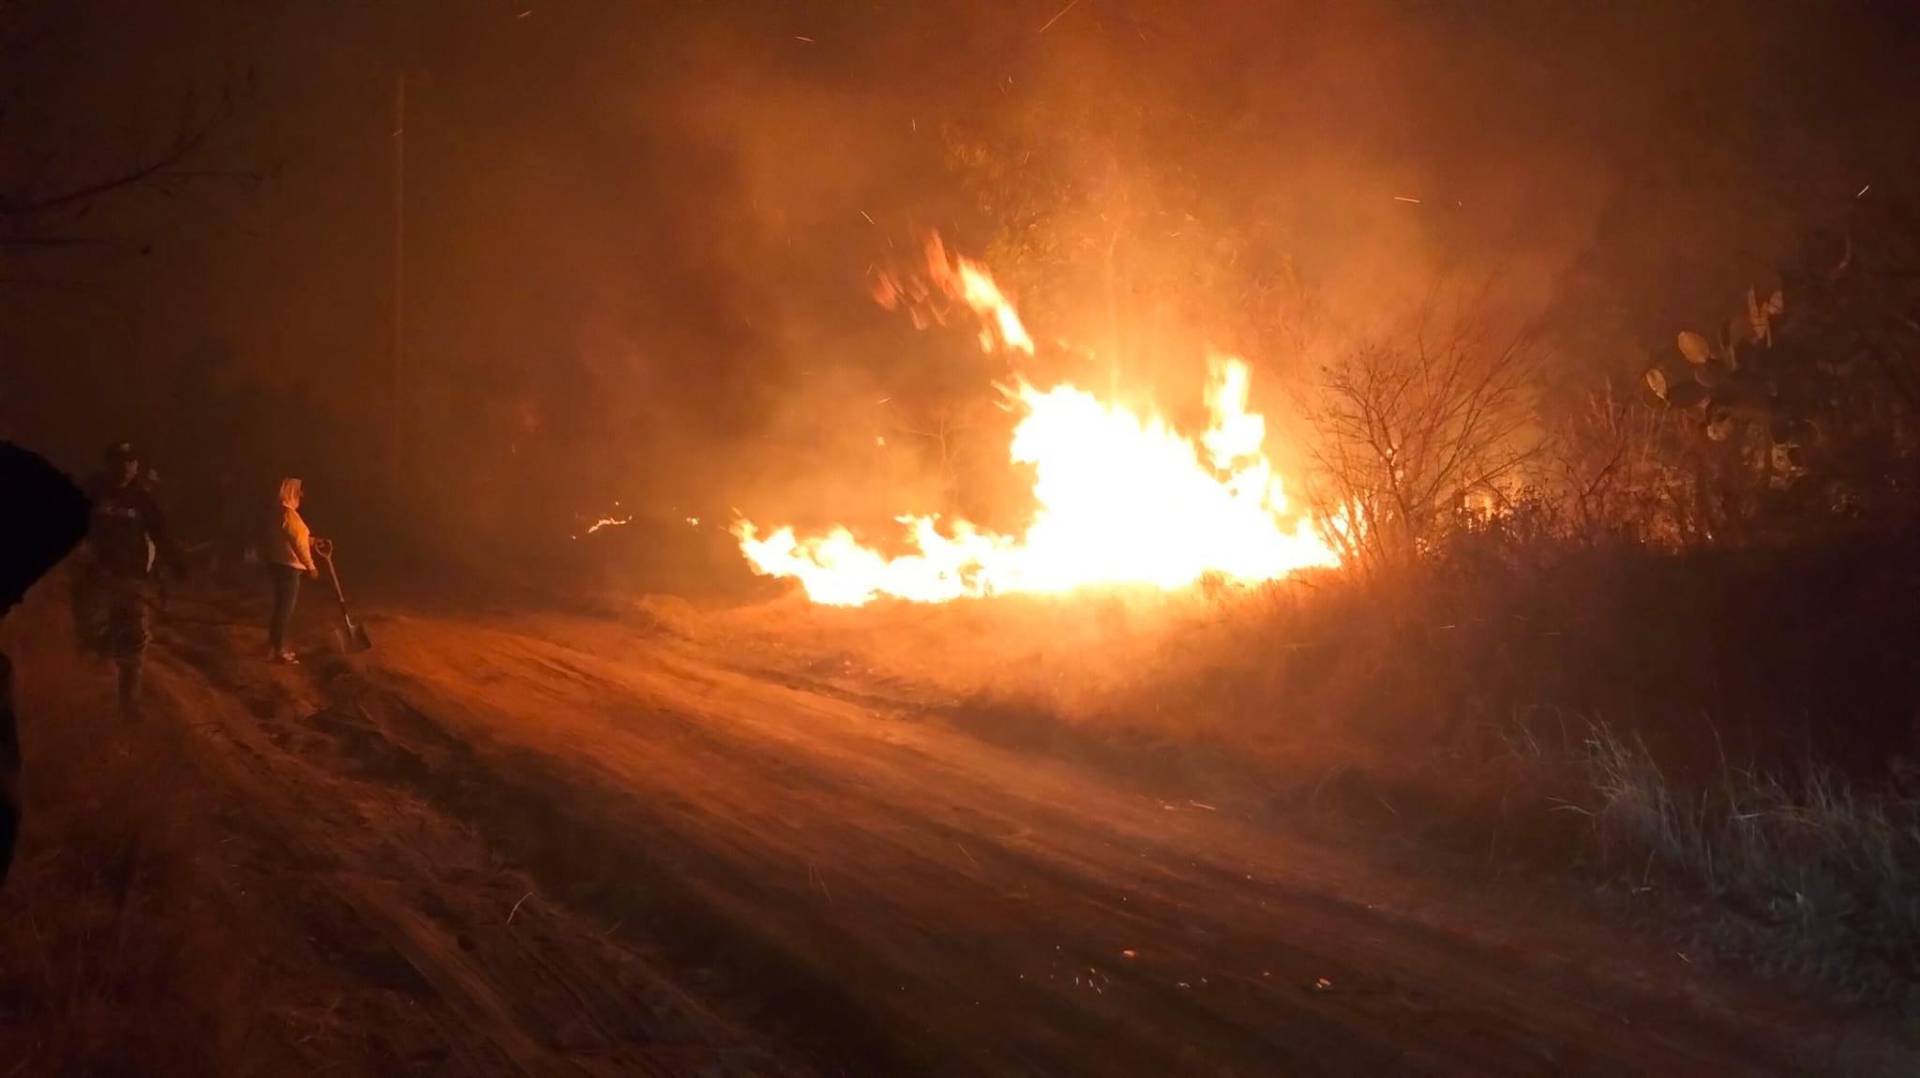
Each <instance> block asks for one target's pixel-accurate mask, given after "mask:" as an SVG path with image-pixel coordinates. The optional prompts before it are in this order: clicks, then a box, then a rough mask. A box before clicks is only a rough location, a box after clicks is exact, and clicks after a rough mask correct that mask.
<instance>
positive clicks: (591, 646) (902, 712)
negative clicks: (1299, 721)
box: [29, 604, 1844, 1075]
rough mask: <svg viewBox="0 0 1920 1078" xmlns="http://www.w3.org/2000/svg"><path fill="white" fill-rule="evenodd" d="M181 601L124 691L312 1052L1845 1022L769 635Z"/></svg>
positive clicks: (1766, 1039) (1610, 1054)
mask: <svg viewBox="0 0 1920 1078" xmlns="http://www.w3.org/2000/svg"><path fill="white" fill-rule="evenodd" d="M177 609H179V610H185V611H187V612H188V615H189V616H185V617H182V618H180V619H179V620H176V621H174V622H172V623H169V624H168V625H166V626H164V627H163V628H162V631H161V635H160V640H159V642H158V644H157V646H156V652H155V656H154V671H153V677H152V686H151V687H152V693H153V699H154V702H155V707H154V710H153V713H152V714H151V715H149V717H148V719H147V720H146V721H147V722H149V723H168V724H178V726H179V728H180V729H181V730H182V731H184V734H183V735H182V736H183V737H184V744H186V745H187V746H188V750H187V751H188V752H189V754H190V755H191V756H192V758H193V759H194V761H195V767H196V768H197V770H198V772H199V775H198V777H196V778H194V779H193V780H192V781H196V782H206V783H209V784H212V785H213V786H214V787H217V791H218V799H219V803H220V804H221V805H222V806H223V807H222V809H221V810H220V811H221V818H222V819H225V820H227V821H228V822H229V825H230V828H231V832H230V834H229V835H227V837H225V838H223V839H221V840H220V841H221V844H222V853H223V861H222V865H221V868H220V871H221V872H222V873H223V875H222V877H221V878H222V879H223V880H224V881H225V882H224V883H223V884H222V887H223V889H225V890H227V891H228V892H229V893H228V894H227V895H226V897H225V898H224V899H223V901H224V902H225V903H226V905H225V906H224V907H223V908H226V909H230V910H234V911H236V912H235V913H234V914H233V916H234V918H236V919H253V921H254V922H255V923H253V927H251V928H250V929H248V930H247V932H248V934H247V937H246V938H248V939H251V940H255V941H258V943H259V945H260V946H265V947H270V948H272V949H273V950H275V952H276V953H277V954H278V957H277V958H276V959H275V961H274V962H272V963H271V964H270V966H269V967H268V968H270V969H271V970H277V971H280V972H279V975H282V976H284V978H286V981H287V984H291V985H293V986H294V987H292V988H287V987H285V985H283V986H282V987H281V989H279V990H277V991H276V992H273V993H268V992H267V990H266V989H265V988H264V987H263V988H262V989H261V991H262V993H263V998H264V997H265V996H266V995H268V994H270V995H272V996H273V998H275V999H277V1000H281V1001H283V1005H280V1006H278V1008H277V1010H276V1013H277V1014H278V1015H279V1018H278V1019H276V1020H275V1021H274V1022H270V1023H267V1024H266V1025H264V1026H263V1027H262V1029H261V1031H260V1032H259V1033H258V1036H261V1037H265V1038H268V1039H275V1038H278V1039H279V1040H281V1041H284V1044H283V1045H282V1047H283V1048H284V1051H283V1052H282V1053H280V1058H281V1060H282V1062H283V1063H285V1064H287V1065H295V1066H298V1067H300V1068H302V1069H307V1068H313V1069H318V1068H319V1067H321V1066H325V1065H328V1064H342V1065H343V1066H344V1068H345V1069H358V1068H362V1067H365V1068H378V1069H383V1070H415V1071H442V1070H444V1071H452V1072H460V1073H533V1074H552V1073H569V1072H575V1071H587V1072H597V1073H636V1072H639V1073H661V1074H678V1073H770V1072H796V1073H841V1074H858V1075H876V1074H901V1073H964V1074H976V1073H977V1074H1018V1073H1045V1074H1080V1073H1086V1074H1238V1075H1254V1074H1306V1073H1366V1074H1385V1073H1475V1074H1491V1073H1515V1074H1540V1073H1568V1072H1577V1073H1658V1074H1679V1073H1725V1072H1779V1071H1795V1070H1805V1069H1809V1068H1812V1069H1820V1068H1822V1067H1825V1066H1827V1065H1830V1064H1831V1063H1832V1061H1833V1060H1834V1058H1835V1056H1834V1053H1836V1052H1841V1051H1844V1048H1843V1047H1837V1046H1836V1045H1835V1043H1834V1042H1833V1041H1832V1038H1831V1036H1830V1034H1829V1032H1824V1031H1823V1030H1827V1029H1829V1028H1830V1027H1828V1026H1826V1024H1825V1023H1822V1022H1818V1021H1816V1020H1815V1019H1813V1018H1811V1017H1809V1016H1807V1015H1806V1014H1803V1013H1801V1012H1800V1011H1798V1010H1796V1009H1794V1008H1792V1007H1790V1006H1788V1005H1786V1004H1783V1003H1780V1002H1779V1001H1778V999H1777V998H1776V997H1775V996H1774V995H1773V994H1771V993H1768V992H1765V991H1762V990H1759V989H1755V988H1751V987H1747V986H1744V985H1742V984H1740V983H1739V982H1737V981H1736V980H1734V979H1732V978H1730V977H1726V976H1722V975H1716V974H1712V973H1709V972H1707V971H1706V970H1705V967H1704V959H1701V960H1699V961H1695V960H1694V959H1692V958H1691V957H1690V956H1686V955H1682V954H1678V953H1676V952H1674V951H1673V950H1671V949H1669V948H1662V947H1659V946H1656V945H1654V944H1652V943H1647V942H1643V941H1637V940H1634V939H1629V938H1626V937H1624V936H1622V935H1621V934H1619V933H1616V932H1612V931H1609V930H1606V929H1604V928H1602V927H1600V926H1599V925H1598V924H1596V923H1594V922H1592V921H1590V920H1586V919H1582V918H1580V917H1578V916H1575V915H1572V914H1570V913H1567V912H1566V911H1565V910H1564V909H1561V908H1556V907H1563V906H1564V905H1565V903H1564V902H1553V901H1549V900H1548V899H1546V898H1540V897H1534V898H1530V897H1529V896H1527V895H1524V894H1515V893H1513V890H1512V888H1511V886H1508V887H1506V888H1505V889H1501V890H1495V889H1490V888H1488V887H1482V886H1481V885H1480V882H1479V881H1477V880H1474V879H1454V880H1450V881H1447V880H1435V879H1431V878H1425V877H1423V876H1421V875H1420V874H1417V873H1413V872H1411V871H1406V870H1395V869H1393V868H1392V867H1391V866H1389V865H1386V864H1384V863H1381V861H1380V860H1379V859H1378V858H1375V857H1369V856H1366V855H1363V854H1361V853H1357V852H1355V851H1354V850H1351V849H1338V848H1329V847H1328V845H1327V844H1325V843H1324V841H1322V842H1321V843H1315V842H1313V841H1309V840H1306V839H1303V838H1300V837H1297V836H1293V835H1290V834H1289V833H1287V830H1286V829H1285V828H1283V827H1281V826H1279V825H1276V824H1274V823H1273V822H1271V821H1265V822H1263V821H1262V820H1260V819H1258V818H1256V817H1254V816H1252V815H1250V814H1248V813H1246V812H1244V811H1241V810H1240V809H1237V808H1235V807H1234V806H1233V805H1231V804H1227V803H1220V804H1215V803H1212V802H1210V801H1208V800H1207V799H1206V796H1205V794H1204V792H1202V791H1197V790H1182V789H1180V788H1178V785H1177V782H1173V780H1168V781H1167V782H1163V783H1161V784H1159V785H1158V786H1155V785H1153V784H1147V783H1143V782H1142V781H1140V780H1138V779H1126V778H1122V777H1119V776H1116V775H1114V774H1112V773H1108V772H1103V771H1101V770H1099V769H1095V768H1091V767H1089V766H1088V765H1086V764H1085V763H1084V762H1081V761H1076V760H1072V759H1067V758H1065V757H1063V756H1061V755H1059V754H1049V753H1036V752H1032V751H1024V750H1021V751H1016V750H1015V749H1013V748H1010V747H1007V746H1006V743H1005V740H1004V739H993V738H984V737H981V736H977V732H975V731H971V730H970V729H969V728H968V725H967V723H966V722H965V721H964V719H963V718H956V717H955V716H952V715H939V714H935V713H931V712H929V711H927V710H926V709H923V708H920V707H916V706H913V705H910V704H907V703H905V702H903V700H902V699H901V698H900V697H899V695H898V694H894V693H889V692H888V691H885V690H883V689H882V688H881V687H879V686H871V687H869V689H870V691H861V690H859V689H858V688H857V687H853V688H850V687H849V686H850V684H852V685H856V686H857V678H856V679H854V681H852V682H850V681H849V679H848V678H847V677H844V676H842V677H836V678H833V679H832V680H831V683H829V681H828V680H826V679H825V678H824V677H823V675H822V672H821V671H819V670H817V669H808V668H806V667H805V666H803V665H801V664H799V663H797V662H783V661H782V660H781V659H780V657H779V656H778V655H776V654H771V653H767V654H757V655H754V654H740V653H731V652H726V651H723V650H719V649H716V648H715V646H714V645H712V644H710V643H704V644H703V643H700V642H697V641H695V640H693V639H689V638H687V637H685V636H681V635H678V634H676V633H674V632H670V631H667V630H665V629H663V628H661V627H660V626H658V625H657V624H653V625H649V624H643V623H640V622H638V621H635V622H628V623H621V622H618V621H609V620H593V619H584V618H566V617H558V616H555V617H489V618H480V617H471V616H467V617H454V616H427V615H418V614H415V615H401V614H393V613H390V614H388V615H387V616H384V617H378V618H376V619H375V620H374V622H373V624H372V630H373V632H374V634H375V636H376V638H377V641H378V647H377V649H376V650H375V651H373V652H371V653H369V654H367V655H364V656H357V657H354V658H352V659H343V658H339V657H328V656H325V655H315V656H312V657H310V658H309V660H308V661H307V662H306V663H305V664H303V665H301V666H299V667H293V668H288V667H276V666H270V665H268V664H266V663H264V662H260V661H258V660H257V659H255V658H254V654H255V651H256V646H255V645H256V644H257V640H256V637H257V635H258V633H257V630H254V629H253V628H251V627H248V626H243V625H238V624H234V623H233V621H234V616H233V615H234V613H235V611H234V610H233V609H231V608H222V607H218V606H215V605H207V604H203V605H202V606H200V607H194V606H191V605H187V606H182V607H179V608H177ZM48 661H52V660H50V659H49V660H48ZM31 742H32V733H31V731H29V748H30V749H31V747H32V746H31ZM1169 782H1173V784H1172V785H1169V784H1168V783H1169ZM248 896H250V897H248ZM236 931H238V929H236ZM307 996H311V997H312V998H311V999H306V998H305V997H307ZM289 1001H290V1002H289ZM318 1012H324V1018H323V1017H316V1014H317V1013H318ZM356 1025H358V1026H362V1027H368V1028H377V1029H378V1030H379V1031H380V1032H379V1034H378V1037H379V1039H380V1040H379V1044H378V1046H377V1048H368V1047H367V1046H366V1045H365V1044H364V1043H361V1042H359V1041H357V1040H355V1038H356V1036H358V1034H355V1033H354V1032H353V1027H354V1026H356ZM362 1032H364V1030H363V1031H362Z"/></svg>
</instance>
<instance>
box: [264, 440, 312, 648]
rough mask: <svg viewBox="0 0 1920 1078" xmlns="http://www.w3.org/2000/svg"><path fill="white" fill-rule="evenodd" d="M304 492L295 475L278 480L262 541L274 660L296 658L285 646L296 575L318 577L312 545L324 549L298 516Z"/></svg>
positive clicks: (269, 642)
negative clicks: (270, 524)
mask: <svg viewBox="0 0 1920 1078" xmlns="http://www.w3.org/2000/svg"><path fill="white" fill-rule="evenodd" d="M304 493H305V490H304V487H303V485H302V483H301V482H300V480H298V479H292V478H289V479H282V480H280V509H279V519H278V522H277V524H276V526H275V527H274V529H273V530H272V531H271V532H270V533H269V534H268V536H267V542H266V551H265V553H266V559H265V560H266V563H267V571H268V572H269V573H270V574H272V577H273V615H272V617H271V618H270V619H269V620H268V622H267V658H268V659H270V660H271V661H273V662H277V663H295V662H299V661H300V660H299V658H298V657H297V656H295V655H294V653H293V649H291V648H289V647H287V626H288V625H289V624H291V623H292V621H293V607H294V603H296V602H297V601H298V600H299V598H300V577H301V575H302V574H304V575H306V576H309V577H316V578H317V577H318V576H319V575H320V570H319V569H318V568H317V567H316V566H315V565H314V563H313V553H314V549H315V548H316V547H318V548H319V550H320V552H321V553H322V554H324V553H326V548H327V541H326V540H325V539H315V538H314V537H313V533H312V532H311V531H309V530H308V529H307V522H306V521H305V520H302V519H301V518H300V500H301V497H302V495H303V494H304Z"/></svg>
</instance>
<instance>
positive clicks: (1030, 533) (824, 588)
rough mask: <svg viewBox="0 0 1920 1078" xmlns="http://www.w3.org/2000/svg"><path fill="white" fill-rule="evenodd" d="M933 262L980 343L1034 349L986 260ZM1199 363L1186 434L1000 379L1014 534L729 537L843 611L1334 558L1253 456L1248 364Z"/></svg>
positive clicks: (1260, 574)
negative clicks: (882, 546) (1014, 477)
mask: <svg viewBox="0 0 1920 1078" xmlns="http://www.w3.org/2000/svg"><path fill="white" fill-rule="evenodd" d="M929 266H930V268H933V269H934V273H935V281H936V283H937V284H939V285H940V286H941V287H943V288H944V289H946V290H948V291H949V293H950V294H952V295H955V296H957V298H959V299H961V300H962V301H964V302H965V303H966V304H967V305H968V306H969V307H970V308H972V309H973V310H974V311H975V312H977V313H978V314H979V315H980V316H981V317H982V319H983V321H984V322H985V323H986V324H987V326H988V327H989V328H987V329H984V330H983V331H982V334H983V336H982V342H983V344H985V345H986V346H988V347H992V346H993V345H994V344H996V343H997V344H999V346H1000V347H1002V348H1005V349H1008V350H1011V351H1018V352H1024V353H1026V354H1031V353H1032V351H1033V342H1032V340H1031V338H1029V337H1028V336H1027V333H1026V330H1025V328H1024V327H1023V326H1022V325H1021V322H1020V318H1019V315H1018V314H1017V313H1016V312H1015V311H1014V309H1013V306H1012V304H1011V303H1009V302H1008V301H1007V299H1006V297H1005V296H1003V295H1002V294H1001V292H1000V290H999V288H998V287H997V286H996V285H995V284H994V282H993V278H992V276H991V275H990V274H989V273H987V271H986V269H985V267H983V266H981V265H979V264H978V263H975V262H971V261H968V260H966V259H959V260H957V261H956V263H954V265H953V266H952V267H951V268H948V264H947V261H946V256H945V253H944V251H941V250H940V249H939V247H938V245H937V243H935V244H930V245H929ZM942 273H948V274H950V276H947V277H944V278H943V277H942ZM1209 368H1210V374H1211V377H1210V380H1209V383H1208V386H1207V390H1206V396H1205V400H1206V405H1207V410H1208V412H1209V414H1210V416H1211V422H1210V423H1209V425H1208V427H1207V429H1206V430H1205V431H1204V432H1202V433H1201V434H1200V436H1199V437H1198V438H1197V439H1195V438H1189V437H1187V436H1185V435H1182V434H1181V433H1179V432H1178V431H1176V430H1174V429H1173V428H1172V427H1171V426H1170V425H1169V424H1168V423H1167V422H1166V421H1165V420H1163V419H1161V418H1160V417H1159V416H1157V415H1144V416H1143V415H1140V414H1138V413H1136V412H1134V411H1132V410H1130V409H1128V408H1124V407H1121V406H1118V405H1115V404H1110V403H1107V402H1103V401H1101V400H1100V399H1099V398H1097V397H1095V396H1094V395H1093V394H1091V393H1088V392H1087V391H1085V390H1083V389H1079V388H1077V387H1075V386H1073V385H1070V384H1061V385H1057V386H1054V387H1053V388H1051V389H1045V390H1042V389H1039V388H1036V387H1035V386H1034V385H1032V384H1031V383H1030V382H1028V381H1027V380H1026V379H1025V378H1024V377H1021V378H1018V379H1017V380H1016V384H1015V385H1014V387H1013V388H1011V389H1004V390H1003V391H1002V392H1004V393H1005V394H1006V395H1007V396H1008V398H1009V403H1010V405H1011V406H1012V407H1014V408H1015V409H1017V410H1018V411H1019V412H1020V413H1021V419H1020V421H1019V423H1018V424H1017V425H1016V426H1015V428H1014V431H1013V440H1012V443H1011V445H1010V446H1009V447H1008V456H1009V458H1010V460H1011V461H1012V462H1013V463H1015V464H1024V465H1031V466H1032V469H1033V477H1034V482H1033V495H1034V501H1035V504H1036V509H1035V512H1034V515H1033V519H1032V521H1031V523H1030V524H1028V526H1027V528H1026V531H1025V532H1024V533H1023V534H1020V535H1003V534H999V533H995V532H992V531H988V530H985V529H982V528H980V527H978V526H976V525H974V524H973V523H971V522H969V521H966V520H956V521H953V522H952V523H951V524H950V525H948V526H947V527H945V528H944V529H943V528H942V527H941V526H940V523H941V522H940V520H939V518H938V517H936V516H902V517H899V518H897V519H898V521H899V522H900V523H901V524H902V525H904V526H905V528H906V529H907V534H906V541H907V544H908V546H909V548H910V551H911V552H910V553H906V554H902V555H899V556H896V557H888V556H886V555H884V554H882V553H880V552H879V551H877V550H874V549H873V548H871V547H868V546H865V545H863V544H861V543H860V541H859V540H858V539H856V538H855V537H854V535H853V533H852V532H851V531H850V530H848V529H847V528H845V527H836V528H833V529H831V530H829V531H828V532H826V533H825V534H824V535H818V536H811V537H801V536H799V535H797V534H796V533H795V532H794V529H793V528H791V527H779V528H775V529H773V530H771V531H765V532H763V529H762V528H761V527H759V526H758V525H755V524H754V523H752V522H751V521H747V520H740V521H737V522H736V523H735V524H734V526H733V532H734V534H735V536H737V537H738V538H739V540H740V551H741V553H742V554H744V555H745V556H746V558H747V561H748V562H749V563H750V564H751V565H752V566H753V568H754V569H755V571H757V572H759V573H762V574H765V575H769V576H778V577H791V578H793V579H795V580H798V581H799V582H800V584H801V586H802V587H803V588H804V589H805V590H806V593H807V596H808V597H809V598H810V599H812V600H813V601H814V602H818V603H828V604H834V605H843V606H858V605H860V604H862V603H866V602H870V601H872V600H874V599H876V598H880V597H882V596H891V597H894V598H899V599H908V600H914V601H919V602H944V601H947V600H951V599H958V598H963V597H967V596H983V595H992V594H1005V593H1012V592H1026V593H1043V594H1049V593H1060V592H1067V591H1072V590H1076V589H1080V588H1087V587H1094V586H1120V585H1149V586H1155V587H1160V588H1179V587H1185V586H1188V585H1191V584H1193V583H1195V582H1197V581H1198V580H1200V579H1201V578H1202V577H1203V576H1206V575H1208V574H1217V575H1219V576H1221V577H1223V578H1225V579H1228V580H1232V581H1236V582H1241V583H1253V582H1258V581H1263V580H1272V579H1275V578H1278V577H1281V576H1284V575H1286V574H1287V573H1290V572H1293V571H1295V570H1297V569H1303V568H1308V567H1312V566H1325V565H1333V564H1335V563H1336V562H1337V561H1338V558H1337V557H1336V555H1335V554H1334V552H1333V551H1332V549H1331V548H1329V547H1328V545H1327V544H1326V543H1325V542H1324V541H1323V540H1322V539H1321V537H1320V535H1319V534H1318V532H1317V531H1316V530H1315V529H1314V527H1313V524H1312V522H1311V521H1310V520H1309V519H1307V518H1306V517H1305V516H1304V515H1303V514H1299V513H1296V512H1293V511H1292V510H1290V508H1289V506H1288V502H1287V499H1286V495H1285V493H1284V491H1283V490H1282V488H1281V483H1280V479H1279V477H1278V476H1277V475H1276V474H1275V472H1274V469H1273V465H1272V463H1271V462H1270V461H1268V459H1267V457H1266V454H1265V453H1264V451H1263V445H1264V443H1265V440H1266V421H1265V420H1264V419H1263V418H1262V417H1261V416H1260V415H1259V414H1258V413H1255V412H1249V411H1248V410H1247V394H1248V389H1249V387H1250V384H1251V374H1250V372H1249V370H1248V367H1247V364H1246V363H1245V362H1244V361H1242V360H1240V359H1237V358H1234V357H1230V356H1216V357H1214V358H1213V359H1212V360H1211V361H1210V363H1209Z"/></svg>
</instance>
